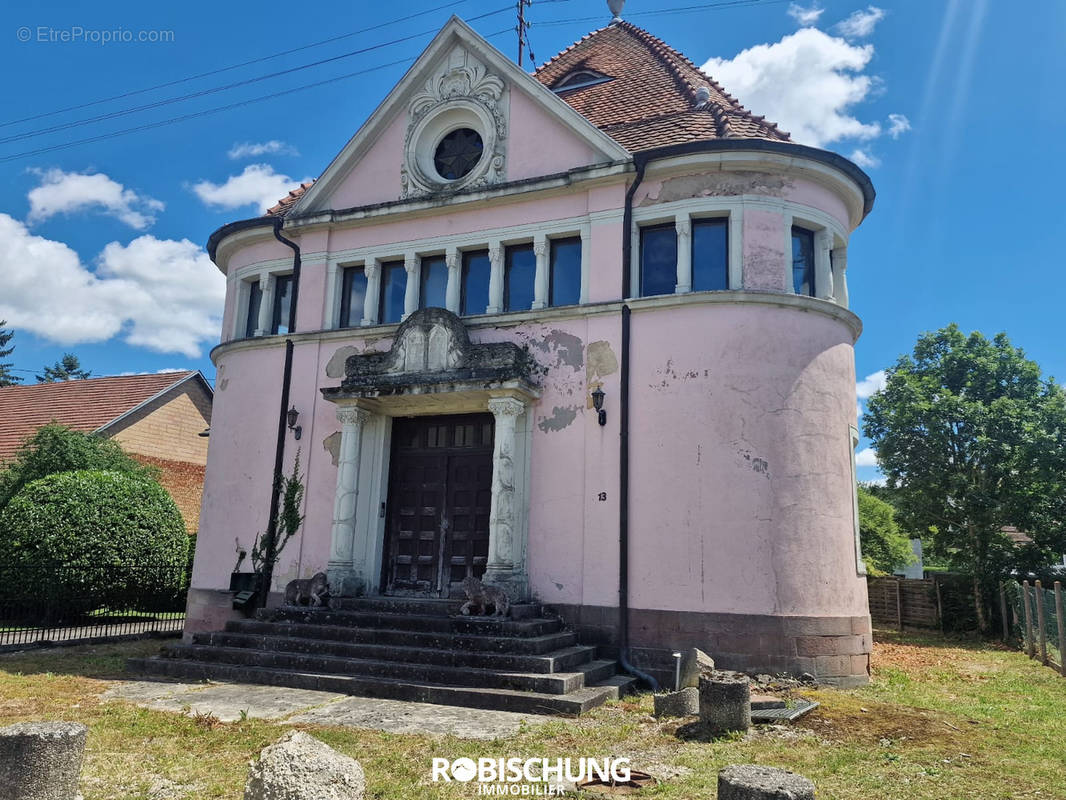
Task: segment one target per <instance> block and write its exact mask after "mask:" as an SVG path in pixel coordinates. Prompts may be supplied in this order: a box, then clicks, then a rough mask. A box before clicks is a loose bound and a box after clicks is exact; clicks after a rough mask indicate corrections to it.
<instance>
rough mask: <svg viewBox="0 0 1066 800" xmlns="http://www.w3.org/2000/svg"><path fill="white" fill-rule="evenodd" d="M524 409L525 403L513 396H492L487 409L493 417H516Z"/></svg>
mask: <svg viewBox="0 0 1066 800" xmlns="http://www.w3.org/2000/svg"><path fill="white" fill-rule="evenodd" d="M525 410H526V405H525V403H523V402H522V401H521V400H518V399H516V398H514V397H493V398H491V399H490V400H489V411H491V412H492V415H493V416H495V417H517V416H518V415H519V414H521V413H522V412H523V411H525Z"/></svg>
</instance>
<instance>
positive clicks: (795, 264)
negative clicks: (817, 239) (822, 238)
mask: <svg viewBox="0 0 1066 800" xmlns="http://www.w3.org/2000/svg"><path fill="white" fill-rule="evenodd" d="M792 290H793V291H794V292H795V293H796V294H805V295H809V296H810V297H814V231H809V230H807V229H805V228H796V227H793V228H792Z"/></svg>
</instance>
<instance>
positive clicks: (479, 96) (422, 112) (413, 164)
mask: <svg viewBox="0 0 1066 800" xmlns="http://www.w3.org/2000/svg"><path fill="white" fill-rule="evenodd" d="M506 89H507V86H506V84H505V83H504V81H503V79H502V78H500V77H499V76H497V75H494V74H492V73H491V72H489V70H488V68H487V67H486V66H485V64H483V63H482V62H481V61H480V60H478V59H477V58H476V57H475V56H474V55H473V54H472V53H471V52H469V51H468V50H466V48H464V47H462V46H461V45H457V46H456V47H455V48H454V49H453V50H452V51H451V53H449V54H448V57H447V59H446V60H445V61H444V63H442V65H441V67H440V68H439V69H438V71H437V72H436V73H435V74H434V75H433V76H432V77H430V78H429V79H428V80H427V81H426V83H425V85H424V86H423V88H422V90H421V91H420V92H418V94H416V95H415V96H414V97H413V98H412V100H411V102H410V104H409V105H408V123H407V134H406V138H405V141H404V163H403V166H402V168H401V173H400V186H401V190H400V197H401V198H409V197H422V196H425V195H429V194H437V193H440V192H455V191H458V190H459V189H468V188H473V187H478V186H487V185H490V184H494V183H502V182H503V181H504V180H505V173H506V161H507V151H506V140H507V92H506ZM457 128H471V129H472V130H475V131H477V132H478V134H479V135H480V136H481V139H482V144H483V151H482V155H481V160H480V161H479V162H478V164H477V165H476V166H475V167H474V168H473V169H472V170H471V171H470V172H469V173H467V174H466V175H464V176H463V177H461V178H459V179H457V180H447V179H445V178H443V177H441V176H440V175H439V174H438V173H437V170H436V167H435V166H434V164H433V156H434V152H435V150H436V147H437V144H438V143H439V142H440V140H441V139H442V138H443V137H444V135H445V134H447V133H449V132H451V131H453V130H456V129H457Z"/></svg>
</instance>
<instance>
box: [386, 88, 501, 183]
mask: <svg viewBox="0 0 1066 800" xmlns="http://www.w3.org/2000/svg"><path fill="white" fill-rule="evenodd" d="M460 128H469V129H471V130H472V131H474V132H475V133H477V134H478V135H479V136H480V137H481V144H482V148H481V158H480V159H479V160H478V162H477V164H475V165H474V167H473V168H472V169H471V170H470V171H469V172H468V173H466V175H464V176H463V177H461V178H455V179H448V178H445V177H444V176H443V175H441V174H440V173H439V172H437V167H436V164H435V159H436V154H437V148H438V147H439V146H440V143H441V142H442V141H443V140H444V137H445V136H447V135H448V134H449V133H452V132H453V131H456V130H459V129H460ZM498 141H499V134H498V131H497V129H496V121H495V119H493V118H492V115H491V114H490V113H489V112H488V110H486V109H485V108H484V107H482V106H481V105H480V104H478V103H475V102H472V101H469V100H452V101H449V102H448V103H447V104H445V105H442V106H440V107H438V108H437V109H434V110H433V111H431V112H430V113H428V114H426V116H425V117H423V118H422V119H421V120H420V121H419V122H418V124H417V125H416V126H415V127H414V129H413V130H412V131H411V136H410V138H409V140H408V142H407V145H406V152H405V153H404V160H405V161H406V163H407V169H408V171H409V172H411V173H412V174H413V175H414V177H415V178H416V179H417V182H418V183H420V184H423V185H425V186H426V187H428V188H431V189H449V190H452V191H454V190H456V189H461V188H463V187H465V186H468V185H469V184H472V183H474V182H476V181H478V180H480V179H481V178H483V177H484V176H485V175H486V174H487V173H488V171H489V167H490V165H491V164H492V160H493V153H495V151H496V146H497V142H498Z"/></svg>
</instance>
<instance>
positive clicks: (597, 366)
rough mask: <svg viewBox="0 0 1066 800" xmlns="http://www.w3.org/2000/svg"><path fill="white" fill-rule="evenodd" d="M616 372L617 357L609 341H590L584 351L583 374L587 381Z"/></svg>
mask: <svg viewBox="0 0 1066 800" xmlns="http://www.w3.org/2000/svg"><path fill="white" fill-rule="evenodd" d="M616 372H618V357H617V356H616V355H615V354H614V350H612V349H611V343H610V342H591V343H590V344H589V346H588V349H587V350H586V351H585V375H586V376H587V377H588V380H589V382H592V381H594V380H596V378H603V377H606V376H607V375H613V374H614V373H616Z"/></svg>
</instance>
